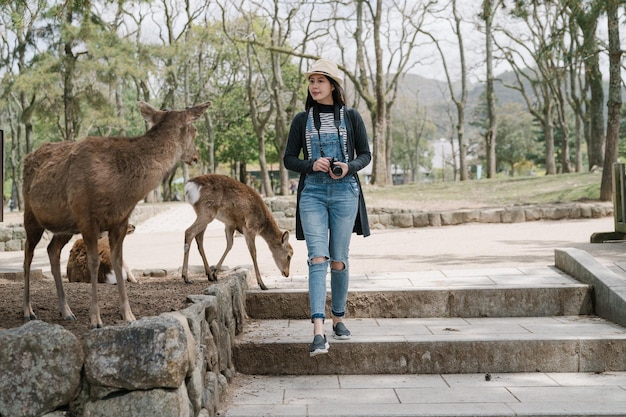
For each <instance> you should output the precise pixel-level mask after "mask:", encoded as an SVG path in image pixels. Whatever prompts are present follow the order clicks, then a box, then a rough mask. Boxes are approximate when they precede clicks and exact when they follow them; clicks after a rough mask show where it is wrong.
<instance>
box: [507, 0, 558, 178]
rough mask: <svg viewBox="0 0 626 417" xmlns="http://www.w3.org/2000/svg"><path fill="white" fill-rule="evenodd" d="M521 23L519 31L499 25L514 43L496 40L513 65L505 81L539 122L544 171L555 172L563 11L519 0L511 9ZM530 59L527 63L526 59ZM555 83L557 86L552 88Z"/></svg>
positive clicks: (551, 3) (553, 5) (552, 5)
mask: <svg viewBox="0 0 626 417" xmlns="http://www.w3.org/2000/svg"><path fill="white" fill-rule="evenodd" d="M511 13H512V15H513V16H514V17H515V18H516V19H517V20H518V21H519V22H522V23H523V24H524V30H523V32H522V33H514V32H513V31H512V30H510V29H508V28H503V27H501V28H500V31H501V32H502V33H503V34H504V35H506V39H508V40H510V41H511V42H512V43H513V45H514V46H505V45H504V44H503V43H499V45H498V47H499V49H500V50H501V51H502V52H503V54H504V58H505V59H506V60H507V62H508V63H509V65H510V66H511V67H512V68H513V71H514V73H515V77H516V84H507V86H508V87H509V88H512V89H515V90H517V91H519V92H520V93H521V94H522V97H523V99H524V101H525V103H526V107H527V109H528V111H529V112H530V113H531V114H532V115H533V116H534V117H535V118H536V119H537V120H538V121H539V123H541V126H542V130H543V136H544V140H545V168H546V174H556V162H555V144H554V117H555V106H556V104H555V94H554V91H555V90H556V89H557V88H559V89H560V86H558V85H559V80H560V78H559V77H558V74H559V72H560V71H561V70H560V68H562V64H561V63H560V62H559V61H558V59H557V58H558V57H559V56H562V54H561V53H560V51H559V50H558V49H557V48H558V47H559V46H560V45H562V44H563V43H562V36H563V34H564V33H565V32H564V29H563V27H562V25H559V23H562V20H561V19H560V16H561V15H562V10H561V9H560V8H559V7H558V4H557V3H555V2H554V1H548V2H542V1H538V0H531V1H529V2H524V1H520V2H518V3H517V4H516V7H515V8H514V9H513V10H512V11H511ZM529 61H530V62H529ZM555 85H557V87H555Z"/></svg>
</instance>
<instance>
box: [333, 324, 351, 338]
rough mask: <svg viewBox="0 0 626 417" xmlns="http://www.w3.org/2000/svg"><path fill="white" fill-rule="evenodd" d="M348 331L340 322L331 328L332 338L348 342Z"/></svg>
mask: <svg viewBox="0 0 626 417" xmlns="http://www.w3.org/2000/svg"><path fill="white" fill-rule="evenodd" d="M350 336H351V334H350V330H348V328H347V327H346V325H345V324H343V323H342V322H339V323H337V324H336V325H334V326H333V337H334V338H335V339H339V340H348V339H350Z"/></svg>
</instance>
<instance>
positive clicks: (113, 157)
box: [23, 102, 211, 327]
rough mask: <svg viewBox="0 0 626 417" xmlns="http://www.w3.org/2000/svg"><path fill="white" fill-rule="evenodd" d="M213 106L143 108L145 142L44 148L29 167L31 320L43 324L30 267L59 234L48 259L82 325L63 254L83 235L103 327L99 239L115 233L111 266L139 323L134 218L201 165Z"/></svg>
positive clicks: (95, 314)
mask: <svg viewBox="0 0 626 417" xmlns="http://www.w3.org/2000/svg"><path fill="white" fill-rule="evenodd" d="M210 105H211V103H210V102H206V103H203V104H200V105H197V106H194V107H190V108H188V109H186V110H180V111H165V110H163V111H162V110H157V109H155V108H154V107H152V106H150V105H149V104H147V103H143V102H140V103H139V110H140V112H141V114H142V116H143V118H144V119H145V120H146V121H147V122H148V124H149V125H150V126H151V127H150V128H149V130H148V131H147V132H146V133H145V134H144V135H143V136H138V137H134V138H127V137H88V138H85V139H83V140H80V141H78V142H67V141H66V142H57V143H47V144H44V145H42V146H41V147H40V148H39V149H37V150H36V151H34V152H32V153H30V154H29V155H27V157H26V159H25V160H24V183H23V187H24V188H23V191H24V228H25V230H26V243H25V248H24V305H23V310H24V318H25V319H26V320H34V319H37V316H36V315H35V312H34V311H33V308H32V306H31V300H30V266H31V263H32V260H33V253H34V250H35V247H36V246H37V243H38V242H39V240H40V239H41V236H42V234H43V232H44V231H45V230H46V229H47V230H50V231H51V232H52V233H53V237H52V240H51V241H50V243H49V244H48V258H49V259H50V266H51V270H52V275H53V276H54V281H55V284H56V290H57V296H58V307H59V312H60V313H61V316H62V317H64V318H65V319H66V320H75V319H76V317H75V316H74V314H73V313H72V310H70V307H69V305H68V304H67V301H66V299H65V292H64V291H63V283H62V281H61V262H60V258H61V250H62V249H63V247H64V246H65V245H66V244H67V242H68V241H69V240H70V239H71V238H72V236H73V235H74V234H77V233H81V234H82V237H83V240H84V241H85V246H86V247H87V260H88V264H89V272H90V274H91V306H90V313H89V320H90V324H91V326H92V327H102V325H103V324H102V319H101V318H100V309H99V307H98V294H97V289H98V267H99V264H100V260H99V257H98V236H99V234H100V233H101V232H104V231H108V234H109V243H110V246H111V263H112V264H113V270H114V271H115V276H116V279H117V284H118V285H117V287H118V291H119V296H120V311H121V315H122V319H124V320H125V321H133V320H135V316H134V315H133V313H132V311H131V309H130V305H129V303H128V295H127V293H126V287H125V285H124V281H123V279H122V265H123V259H122V246H123V242H124V237H125V236H126V232H127V228H128V218H129V216H130V214H131V213H132V211H133V209H134V208H135V205H136V204H137V203H138V202H139V201H140V200H141V199H143V198H144V197H145V196H146V195H147V194H148V193H149V192H150V191H152V190H154V189H155V188H156V187H157V186H158V185H159V184H160V183H161V180H162V178H163V177H164V175H165V174H166V173H167V172H169V171H170V170H171V169H172V168H173V167H174V166H175V165H176V163H177V162H178V161H179V160H182V161H183V162H185V163H188V164H191V163H193V162H196V161H197V160H198V152H197V150H196V146H195V144H194V137H195V135H196V129H195V127H194V126H193V125H192V122H193V121H195V120H197V119H198V118H199V117H200V116H201V115H202V114H203V113H204V112H205V111H206V110H207V108H208V107H209V106H210Z"/></svg>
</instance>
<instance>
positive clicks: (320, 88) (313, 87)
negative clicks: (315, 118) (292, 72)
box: [309, 74, 335, 104]
mask: <svg viewBox="0 0 626 417" xmlns="http://www.w3.org/2000/svg"><path fill="white" fill-rule="evenodd" d="M334 89H335V87H334V86H333V85H332V84H331V83H330V81H328V78H326V76H324V75H322V74H311V76H310V77H309V93H311V97H313V100H315V101H317V102H318V103H319V104H333V90H334Z"/></svg>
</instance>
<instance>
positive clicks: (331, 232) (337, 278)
mask: <svg viewBox="0 0 626 417" xmlns="http://www.w3.org/2000/svg"><path fill="white" fill-rule="evenodd" d="M358 202H359V188H358V185H357V183H356V180H355V179H354V178H352V177H348V178H343V179H341V180H333V179H332V178H330V177H329V176H328V175H309V176H308V177H307V178H306V182H305V187H304V190H303V191H302V195H301V197H300V218H301V220H302V230H303V232H304V238H305V240H306V245H307V251H308V266H309V303H310V306H311V320H313V319H316V318H321V319H324V318H325V316H326V314H325V307H326V274H327V272H328V266H329V264H330V263H331V262H343V264H344V268H343V269H342V270H335V269H332V267H331V271H330V290H331V312H332V314H333V316H335V317H343V316H344V315H345V312H346V301H347V298H348V284H349V282H350V268H349V263H348V253H349V247H350V238H351V236H352V230H353V227H354V220H355V218H356V214H357V211H358ZM318 257H322V258H324V259H325V261H324V262H315V263H314V262H312V260H313V258H318Z"/></svg>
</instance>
